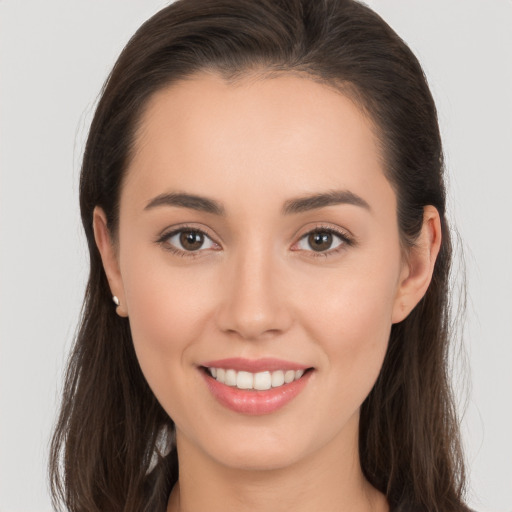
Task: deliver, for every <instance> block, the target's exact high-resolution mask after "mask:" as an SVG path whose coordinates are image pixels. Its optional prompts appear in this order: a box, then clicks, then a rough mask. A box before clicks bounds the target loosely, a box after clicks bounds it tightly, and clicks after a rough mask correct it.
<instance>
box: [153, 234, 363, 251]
mask: <svg viewBox="0 0 512 512" xmlns="http://www.w3.org/2000/svg"><path fill="white" fill-rule="evenodd" d="M184 231H189V232H192V233H199V234H201V235H203V236H204V237H206V238H209V239H210V240H211V241H212V242H213V243H214V244H216V245H219V244H217V242H215V241H214V240H213V237H211V236H210V235H209V234H208V232H206V231H205V230H203V229H199V228H197V227H192V226H180V227H179V228H178V229H173V230H172V231H168V232H165V233H163V234H162V235H161V236H160V237H159V238H158V239H157V240H156V242H157V243H158V244H160V245H162V246H164V249H165V250H167V251H169V252H171V253H173V254H175V255H177V256H180V257H183V258H197V257H199V256H201V252H202V251H203V250H204V249H203V250H201V249H199V250H197V251H183V250H181V249H178V248H177V247H175V246H173V245H171V244H170V243H168V241H169V238H171V237H173V236H175V235H177V234H179V233H182V232H184ZM314 233H327V234H332V235H334V236H336V237H337V238H339V239H340V241H341V243H340V245H339V246H338V247H336V248H335V249H328V250H327V251H314V250H310V251H305V252H308V253H311V254H310V257H313V258H318V257H322V258H327V257H329V256H334V255H336V254H338V253H339V252H341V251H343V250H344V249H346V247H347V246H348V247H351V246H354V245H355V240H354V238H353V237H352V236H351V235H349V234H348V233H346V232H344V231H341V230H338V229H335V228H332V227H328V226H317V227H315V228H314V229H312V230H310V231H308V232H307V233H305V234H304V235H302V236H301V237H300V238H299V240H298V241H297V242H295V244H294V245H296V244H298V243H299V242H300V241H302V240H304V239H305V238H307V237H308V236H310V235H312V234H314ZM295 250H297V249H295Z"/></svg>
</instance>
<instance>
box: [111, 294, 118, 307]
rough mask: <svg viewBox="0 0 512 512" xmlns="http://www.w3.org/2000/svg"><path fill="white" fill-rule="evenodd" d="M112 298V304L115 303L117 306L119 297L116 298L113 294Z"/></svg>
mask: <svg viewBox="0 0 512 512" xmlns="http://www.w3.org/2000/svg"><path fill="white" fill-rule="evenodd" d="M112 300H113V301H114V304H115V305H116V306H119V299H118V298H117V296H116V295H113V296H112Z"/></svg>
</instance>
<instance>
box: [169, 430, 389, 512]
mask: <svg viewBox="0 0 512 512" xmlns="http://www.w3.org/2000/svg"><path fill="white" fill-rule="evenodd" d="M354 434H355V439H352V442H350V443H346V440H345V442H342V440H341V439H334V440H333V441H332V442H331V443H329V444H328V445H326V446H324V448H323V449H322V451H321V452H317V453H315V454H312V455H310V456H308V457H305V458H303V459H302V460H300V461H298V462H295V463H294V464H291V465H288V466H286V467H283V468H277V469H270V470H248V469H240V468H232V467H227V466H225V465H222V464H219V463H218V462H217V461H215V460H213V459H212V458H210V457H208V456H207V455H206V454H205V453H204V452H202V451H200V450H198V449H197V448H196V447H195V446H194V445H193V444H192V443H190V442H188V441H187V440H186V439H183V437H182V436H180V435H179V433H178V437H177V439H178V457H179V467H180V477H179V481H178V482H177V484H176V485H175V487H174V489H173V492H172V493H171V497H170V499H169V504H168V508H167V512H197V511H201V510H208V511H209V512H249V511H250V512H268V510H272V511H273V512H285V511H287V512H288V511H289V510H293V511H294V512H306V511H308V512H310V511H311V510H322V512H345V511H346V512H348V511H350V512H370V511H372V512H377V511H378V512H387V511H388V510H389V509H388V505H387V502H386V498H385V497H384V495H382V494H381V493H379V492H378V491H377V490H376V489H375V488H373V487H372V486H371V485H370V484H369V483H368V481H367V480H366V479H365V478H364V475H363V473H362V471H361V466H360V462H359V452H358V444H357V429H356V430H355V432H354Z"/></svg>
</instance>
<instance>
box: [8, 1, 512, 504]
mask: <svg viewBox="0 0 512 512" xmlns="http://www.w3.org/2000/svg"><path fill="white" fill-rule="evenodd" d="M166 3H167V2H165V1H163V0H108V1H107V0H104V1H101V2H100V1H92V0H45V1H41V0H0V52H1V53H0V511H2V512H7V511H12V512H16V511H23V512H28V511H49V510H50V503H49V497H48V491H47V487H46V485H47V484H46V475H45V464H46V457H47V445H48V438H49V435H50V431H51V426H52V423H53V421H54V418H55V413H56V409H57V403H58V396H59V389H60V386H61V382H62V371H63V368H64V361H65V357H66V353H67V351H68V349H69V346H70V343H71V340H72V337H73V333H74V329H75V325H76V321H77V318H78V315H79V310H80V304H81V297H82V293H83V288H84V282H85V277H86V269H87V257H86V249H85V243H84V240H83V238H82V234H81V227H80V222H79V214H78V200H77V184H78V170H79V166H80V157H81V153H82V148H83V141H84V138H85V136H86V133H87V129H88V125H89V123H90V120H91V115H92V111H93V107H94V103H95V99H96V97H97V94H98V92H99V90H100V87H101V85H102V83H103V80H104V79H105V78H106V76H107V73H108V71H109V70H110V68H111V66H112V64H113V62H114V60H115V58H116V56H117V55H118V54H119V52H120V50H121V49H122V47H123V45H124V44H125V42H126V41H127V40H128V38H129V37H130V36H131V35H132V33H133V32H134V31H135V30H136V28H137V27H138V26H139V25H140V24H141V22H142V21H143V20H145V19H146V18H148V17H149V16H150V15H151V14H153V13H154V12H156V11H157V10H158V9H159V8H160V7H163V6H164V5H165V4H166ZM370 5H371V6H372V7H373V8H375V9H376V10H377V11H378V12H379V13H380V14H381V15H382V16H383V17H384V19H386V20H387V21H388V22H389V23H390V24H391V25H392V26H393V28H395V30H397V32H398V33H399V34H400V35H401V36H402V37H403V38H404V39H405V41H407V42H408V43H409V45H410V46H411V47H412V49H413V50H414V51H415V52H416V54H417V55H418V57H419V59H420V61H421V62H422V64H423V66H424V69H425V71H426V74H427V76H428V79H429V82H430V84H431V87H432V90H433V93H434V96H435V98H436V101H437V104H438V108H439V112H440V124H441V129H442V132H443V136H444V143H445V150H446V156H447V166H448V169H449V173H450V179H449V187H450V191H449V208H450V217H451V219H452V220H453V221H454V222H455V223H456V224H457V225H458V229H459V232H460V234H461V237H462V239H463V241H464V250H465V259H466V265H467V277H468V292H469V297H470V301H469V304H468V312H467V320H466V323H465V331H464V343H465V346H466V352H467V360H468V364H469V366H470V367H471V375H470V379H471V382H472V388H471V389H470V392H469V394H468V393H464V392H462V389H463V386H462V385H461V384H460V379H458V378H457V379H456V383H455V384H456V386H457V389H459V395H458V396H459V405H460V408H461V412H462V411H463V410H465V415H464V421H463V435H464V440H465V444H466V453H467V459H468V468H469V470H470V488H471V490H470V494H469V498H470V504H471V506H472V507H473V508H475V509H477V510H478V511H480V512H496V511H512V371H511V369H512V343H511V342H512V324H511V317H512V272H511V267H512V265H511V264H512V258H511V256H512V233H511V227H510V226H511V221H512V180H511V170H512V165H511V164H512V157H511V156H512V151H511V146H512V101H511V96H512V92H511V91H512V64H511V63H512V2H511V1H510V0H490V1H489V0H471V1H470V0H466V1H460V0H429V1H426V0H423V1H421V0H401V1H400V0H381V1H372V2H370ZM457 361H458V362H457V364H456V365H455V367H454V375H456V376H458V375H460V368H461V366H462V365H461V364H460V361H461V359H460V358H458V359H457Z"/></svg>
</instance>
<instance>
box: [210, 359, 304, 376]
mask: <svg viewBox="0 0 512 512" xmlns="http://www.w3.org/2000/svg"><path fill="white" fill-rule="evenodd" d="M201 366H204V367H206V368H224V369H226V370H236V371H244V372H250V373H258V372H263V371H269V372H273V371H277V370H306V369H308V368H310V366H307V365H304V364H300V363H295V362H293V361H285V360H284V359H275V358H273V357H264V358H261V359H245V358H242V357H230V358H227V359H218V360H216V361H207V362H204V363H201Z"/></svg>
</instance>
